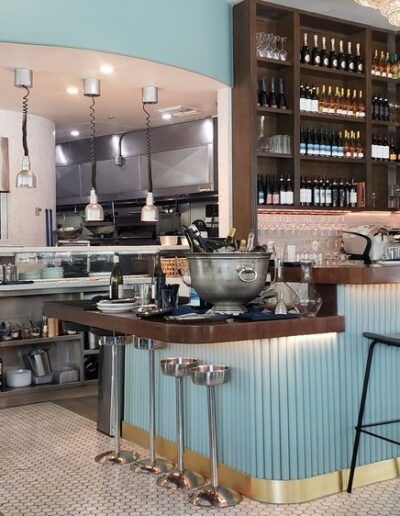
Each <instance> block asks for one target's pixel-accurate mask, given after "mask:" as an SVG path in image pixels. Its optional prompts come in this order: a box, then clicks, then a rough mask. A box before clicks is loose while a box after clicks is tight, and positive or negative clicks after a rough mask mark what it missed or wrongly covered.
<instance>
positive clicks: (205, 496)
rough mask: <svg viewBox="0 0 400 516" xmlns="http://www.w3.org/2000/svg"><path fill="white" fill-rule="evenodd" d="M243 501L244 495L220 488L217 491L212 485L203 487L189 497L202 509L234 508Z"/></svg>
mask: <svg viewBox="0 0 400 516" xmlns="http://www.w3.org/2000/svg"><path fill="white" fill-rule="evenodd" d="M242 500H243V497H242V495H240V494H239V493H237V492H236V491H233V490H232V489H229V488H228V487H222V486H218V487H217V488H216V489H215V488H213V487H212V485H211V484H207V485H205V486H204V487H201V488H200V489H198V490H197V491H194V492H193V493H191V494H190V495H189V501H190V502H191V503H192V504H193V505H198V506H200V507H218V508H220V509H223V508H224V507H232V506H234V505H237V504H238V503H240V502H241V501H242Z"/></svg>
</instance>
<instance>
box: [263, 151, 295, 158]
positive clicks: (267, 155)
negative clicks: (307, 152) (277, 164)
mask: <svg viewBox="0 0 400 516" xmlns="http://www.w3.org/2000/svg"><path fill="white" fill-rule="evenodd" d="M257 157H258V158H276V159H282V158H283V159H293V155H292V154H278V153H277V152H260V151H258V152H257Z"/></svg>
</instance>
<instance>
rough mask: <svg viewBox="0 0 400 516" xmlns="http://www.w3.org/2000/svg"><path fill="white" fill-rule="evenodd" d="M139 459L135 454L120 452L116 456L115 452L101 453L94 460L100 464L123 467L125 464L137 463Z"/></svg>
mask: <svg viewBox="0 0 400 516" xmlns="http://www.w3.org/2000/svg"><path fill="white" fill-rule="evenodd" d="M137 458H138V456H137V454H136V453H135V452H128V451H126V450H120V452H119V453H118V454H116V453H115V452H114V451H107V452H103V453H100V454H99V455H97V457H96V458H95V459H94V460H95V461H96V462H98V463H99V464H111V465H113V466H114V465H118V466H123V465H124V464H129V463H130V462H134V461H136V460H137Z"/></svg>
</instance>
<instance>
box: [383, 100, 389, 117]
mask: <svg viewBox="0 0 400 516" xmlns="http://www.w3.org/2000/svg"><path fill="white" fill-rule="evenodd" d="M382 108H383V120H385V122H389V121H390V104H389V101H388V99H387V97H385V98H384V99H383V102H382Z"/></svg>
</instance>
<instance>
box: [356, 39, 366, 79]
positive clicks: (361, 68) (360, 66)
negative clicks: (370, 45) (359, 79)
mask: <svg viewBox="0 0 400 516" xmlns="http://www.w3.org/2000/svg"><path fill="white" fill-rule="evenodd" d="M355 71H356V72H357V73H364V61H363V58H362V57H361V53H360V43H357V44H356V57H355Z"/></svg>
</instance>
